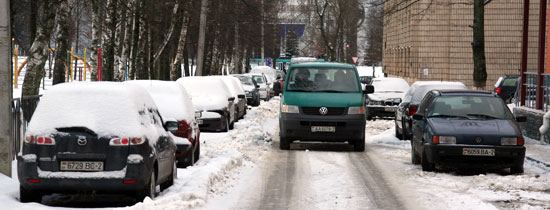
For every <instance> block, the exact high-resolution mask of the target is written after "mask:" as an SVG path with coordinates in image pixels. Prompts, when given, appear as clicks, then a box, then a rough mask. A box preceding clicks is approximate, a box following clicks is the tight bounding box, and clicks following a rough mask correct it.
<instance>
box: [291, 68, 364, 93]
mask: <svg viewBox="0 0 550 210" xmlns="http://www.w3.org/2000/svg"><path fill="white" fill-rule="evenodd" d="M290 74H291V75H290V77H289V81H288V86H287V91H295V92H337V93H338V92H343V93H357V92H361V89H360V86H359V84H358V79H357V73H356V72H355V70H354V69H349V68H333V67H326V68H310V67H301V68H293V69H292V71H291V72H290Z"/></svg>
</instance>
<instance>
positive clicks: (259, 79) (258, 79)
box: [252, 75, 265, 84]
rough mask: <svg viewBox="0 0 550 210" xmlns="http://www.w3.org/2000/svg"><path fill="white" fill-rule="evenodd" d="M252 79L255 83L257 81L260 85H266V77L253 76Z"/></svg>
mask: <svg viewBox="0 0 550 210" xmlns="http://www.w3.org/2000/svg"><path fill="white" fill-rule="evenodd" d="M252 78H253V79H254V81H256V83H258V84H264V83H265V81H264V77H262V76H256V75H254V76H252Z"/></svg>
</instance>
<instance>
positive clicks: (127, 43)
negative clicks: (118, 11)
mask: <svg viewBox="0 0 550 210" xmlns="http://www.w3.org/2000/svg"><path fill="white" fill-rule="evenodd" d="M135 1H136V0H130V1H128V4H127V6H128V8H130V10H128V13H127V15H126V26H125V29H124V42H123V46H122V55H121V57H120V65H119V69H118V76H119V78H118V79H117V80H118V81H122V80H125V79H126V70H127V69H128V58H129V57H130V53H131V48H132V43H133V31H134V30H133V29H134V25H135V23H134V21H135V17H136V13H135V12H132V11H133V10H132V8H134V5H135V4H136V2H135ZM128 74H129V73H128Z"/></svg>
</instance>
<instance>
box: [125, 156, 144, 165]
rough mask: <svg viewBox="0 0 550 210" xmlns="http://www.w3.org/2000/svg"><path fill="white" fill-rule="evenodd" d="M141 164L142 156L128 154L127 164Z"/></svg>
mask: <svg viewBox="0 0 550 210" xmlns="http://www.w3.org/2000/svg"><path fill="white" fill-rule="evenodd" d="M141 162H143V156H141V155H139V154H130V155H128V163H131V164H137V163H141Z"/></svg>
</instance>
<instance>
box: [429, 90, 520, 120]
mask: <svg viewBox="0 0 550 210" xmlns="http://www.w3.org/2000/svg"><path fill="white" fill-rule="evenodd" d="M437 116H447V117H448V116H454V117H463V118H481V119H506V120H510V119H513V115H512V113H511V112H510V110H509V109H508V107H507V106H506V104H504V103H503V102H502V100H501V99H500V98H496V97H489V96H441V97H437V98H436V99H435V100H434V101H433V102H432V104H431V105H430V107H429V108H428V110H427V117H437Z"/></svg>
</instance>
